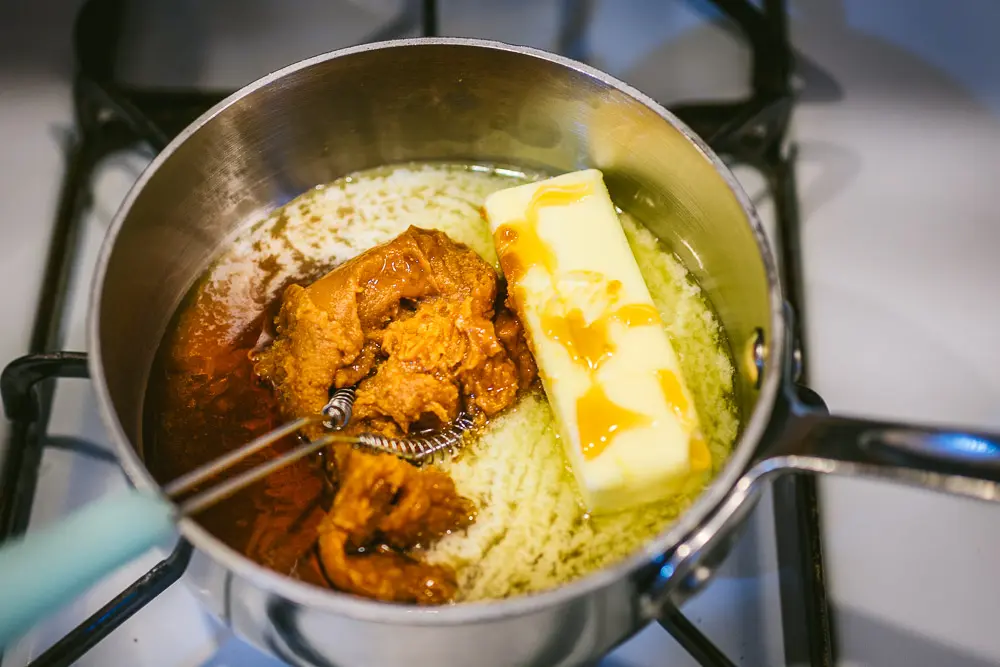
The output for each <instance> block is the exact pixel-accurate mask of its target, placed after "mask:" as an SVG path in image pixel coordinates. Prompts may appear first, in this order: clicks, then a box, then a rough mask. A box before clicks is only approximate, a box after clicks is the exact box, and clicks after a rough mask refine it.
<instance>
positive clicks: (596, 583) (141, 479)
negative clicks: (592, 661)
mask: <svg viewBox="0 0 1000 667" xmlns="http://www.w3.org/2000/svg"><path fill="white" fill-rule="evenodd" d="M421 46H457V47H471V48H480V49H488V50H494V51H504V52H509V53H515V54H519V55H521V56H527V57H530V58H537V59H541V60H546V61H548V62H550V63H553V64H556V65H560V66H562V67H566V68H569V69H572V70H575V71H577V72H580V73H582V74H585V75H587V76H589V77H591V78H594V79H597V80H599V81H600V82H602V83H604V84H606V85H608V86H610V87H612V88H614V89H616V90H618V91H619V92H622V93H624V94H626V95H628V96H630V97H631V98H633V99H635V100H637V101H639V102H641V103H642V104H643V105H645V106H646V107H647V108H649V109H650V110H652V111H654V112H655V113H656V114H657V115H659V116H660V118H662V119H663V121H664V122H666V123H669V124H670V125H671V126H673V127H674V128H675V129H676V130H678V131H679V132H680V133H681V134H683V135H684V136H685V137H686V138H687V139H688V140H689V141H690V142H691V143H692V144H693V145H694V147H695V148H696V149H697V150H698V151H699V152H700V153H701V154H702V156H703V157H704V158H705V159H706V160H708V161H709V162H710V163H711V165H712V166H713V167H714V168H715V170H716V172H717V173H718V174H719V175H720V176H721V177H722V178H723V180H724V181H725V183H726V185H727V186H728V187H729V190H730V191H731V192H732V194H733V195H734V196H735V198H736V200H737V201H738V202H739V204H740V207H741V209H742V210H743V213H744V215H745V216H746V220H747V222H748V224H749V225H750V227H751V230H752V232H753V235H754V239H755V241H756V243H757V248H758V251H759V252H760V255H761V259H762V261H763V264H764V268H765V274H766V278H767V283H768V300H769V304H768V306H769V310H770V330H771V339H770V340H769V341H765V346H766V353H767V358H768V359H772V360H778V359H782V358H783V353H784V348H785V345H786V332H785V325H784V319H785V314H784V311H783V299H782V294H781V287H780V284H779V281H778V272H777V266H776V264H775V261H774V258H773V256H772V254H771V251H770V247H769V245H768V241H767V239H766V235H765V232H764V228H763V226H762V224H761V221H760V219H759V217H758V215H757V212H756V210H755V209H754V206H753V204H752V203H751V200H750V198H749V196H748V195H747V194H746V192H744V190H743V188H742V186H741V185H740V184H739V182H738V181H737V180H736V178H735V176H734V175H733V174H732V172H731V171H730V170H729V169H728V167H726V166H725V165H724V164H723V162H722V161H721V159H720V158H719V157H718V156H717V155H716V154H715V153H714V152H713V151H712V149H710V148H709V147H708V145H707V144H705V143H704V142H703V141H702V140H701V139H700V138H699V137H698V136H696V135H695V133H694V132H693V131H692V130H691V129H690V128H689V127H688V126H687V125H686V124H684V123H683V122H682V121H681V120H680V119H678V118H676V117H675V116H674V115H673V114H672V113H670V112H669V111H667V110H666V109H665V108H664V107H662V106H661V105H660V104H658V103H657V102H655V101H654V100H652V99H651V98H650V97H648V96H646V95H645V94H643V93H641V92H639V91H638V90H637V89H635V88H633V87H632V86H630V85H628V84H626V83H624V82H622V81H620V80H618V79H616V78H615V77H612V76H611V75H609V74H606V73H605V72H602V71H600V70H598V69H596V68H593V67H591V66H589V65H585V64H583V63H580V62H577V61H575V60H571V59H569V58H565V57H563V56H560V55H556V54H553V53H549V52H547V51H543V50H541V49H535V48H531V47H526V46H516V45H511V44H506V43H503V42H498V41H492V40H483V39H471V38H456V37H425V38H412V39H399V40H390V41H384V42H372V43H368V44H362V45H358V46H351V47H347V48H343V49H338V50H336V51H330V52H328V53H324V54H321V55H317V56H314V57H312V58H307V59H305V60H302V61H299V62H296V63H293V64H291V65H288V66H286V67H283V68H281V69H279V70H276V71H274V72H272V73H270V74H268V75H266V76H264V77H261V78H260V79H257V80H256V81H254V82H252V83H250V84H248V85H247V86H244V87H243V88H241V89H240V90H238V91H236V92H235V93H233V94H232V95H230V96H229V97H227V98H226V99H224V100H222V101H221V102H219V103H218V104H216V105H215V106H213V107H212V108H211V109H209V110H208V111H206V112H205V113H204V114H202V115H201V116H200V117H199V118H198V119H197V120H195V121H194V122H193V123H191V125H189V126H188V127H187V128H185V129H184V130H183V131H182V132H181V133H180V134H178V135H177V137H175V138H174V139H173V141H171V142H170V143H169V144H168V145H167V146H166V148H164V149H163V150H162V151H161V152H160V153H159V154H158V155H157V156H156V157H155V158H154V159H153V161H152V162H151V163H150V164H149V166H148V167H147V168H146V169H145V170H144V171H143V173H142V175H141V176H140V177H139V179H138V180H137V181H136V182H135V184H134V185H133V186H132V188H131V189H130V190H129V193H128V195H127V196H126V197H125V199H124V201H123V202H122V204H121V206H120V207H119V209H118V211H117V213H116V214H115V217H114V219H113V221H112V223H111V226H110V227H109V229H108V232H107V235H106V237H105V239H104V241H103V243H102V247H101V251H100V255H99V257H98V261H97V267H96V271H95V274H94V279H93V282H92V284H91V293H90V303H89V311H88V326H87V335H88V343H89V345H88V347H89V350H90V354H89V366H90V375H91V377H92V378H93V381H94V385H95V389H96V393H97V403H98V409H99V411H100V414H101V417H102V419H103V421H104V423H105V425H106V426H107V427H108V430H109V432H110V434H111V436H112V438H113V439H114V444H115V447H116V449H117V452H118V458H119V461H120V463H121V465H122V468H123V469H124V471H125V473H126V475H127V476H128V478H129V479H130V480H131V482H132V483H133V484H135V486H136V487H138V488H140V489H147V490H153V491H156V492H162V491H161V488H160V485H159V484H158V483H157V482H156V481H155V480H154V479H153V477H152V476H151V475H150V473H149V471H148V470H147V469H146V467H145V465H144V464H143V462H142V460H141V459H140V457H139V454H138V452H137V451H136V449H135V448H134V447H133V446H132V445H131V443H130V442H129V439H128V438H127V437H126V435H125V432H124V429H123V428H122V425H121V422H120V421H119V419H118V415H117V414H116V412H115V409H114V406H113V404H112V401H111V396H110V394H109V391H108V386H107V383H106V382H105V378H104V373H103V369H102V365H103V363H102V357H101V348H100V331H101V330H100V317H99V313H100V312H101V294H102V287H103V284H104V280H105V277H106V274H107V267H108V262H109V260H110V257H111V254H112V251H113V248H114V245H115V240H116V238H117V236H118V233H119V231H120V229H121V227H122V225H123V224H124V222H125V220H126V219H127V218H128V215H129V212H130V211H131V209H132V206H133V204H134V203H135V201H136V199H137V198H138V196H139V195H140V194H141V192H142V190H143V188H144V187H145V186H146V184H147V183H148V182H149V180H150V179H151V178H152V177H153V175H154V174H155V173H156V172H157V170H158V169H159V167H160V166H161V165H162V164H163V163H164V162H165V161H166V160H168V159H169V158H170V156H171V155H172V154H173V153H174V151H176V150H177V148H178V147H179V146H181V145H182V144H183V143H184V142H185V141H187V140H188V138H189V137H191V136H192V135H193V134H195V133H196V132H197V131H198V130H200V129H201V128H202V127H203V126H204V125H205V124H207V123H208V122H209V121H211V120H212V119H213V118H215V117H216V116H217V115H218V114H219V113H221V112H222V111H224V110H225V109H226V108H228V107H229V106H231V105H232V104H233V103H235V102H236V101H238V100H240V99H242V98H244V97H246V96H247V95H250V94H251V93H254V92H255V91H257V90H260V89H262V88H264V87H266V86H269V85H272V84H274V83H276V82H279V81H280V80H282V79H283V78H285V77H287V76H288V75H290V74H293V73H295V72H298V71H301V70H304V69H307V68H309V67H312V66H314V65H317V64H319V63H323V62H326V61H328V60H332V59H334V58H341V57H345V56H351V55H354V54H358V53H364V52H367V51H376V50H385V49H406V48H413V47H421ZM737 362H738V360H737ZM779 366H780V364H775V363H772V364H768V365H767V366H766V367H765V371H764V377H763V382H762V384H761V388H760V393H759V396H758V400H757V403H756V405H755V407H754V410H753V412H752V414H751V416H750V419H749V420H747V422H746V423H745V424H744V428H743V431H742V433H741V434H740V437H739V439H738V440H737V442H736V443H735V445H734V448H733V452H732V454H731V455H730V457H729V460H728V461H727V462H726V464H725V466H724V467H723V469H722V471H721V472H720V473H719V475H717V476H716V478H715V479H714V480H712V482H711V483H710V484H709V485H708V487H707V488H706V489H705V490H703V491H702V492H701V494H700V495H699V496H698V497H697V499H696V500H695V501H694V503H692V505H691V506H690V507H688V508H687V509H686V510H685V511H684V512H683V513H682V514H681V515H680V516H679V517H678V518H677V519H676V520H675V521H674V522H673V523H671V524H670V525H669V526H668V527H667V528H665V529H664V530H663V531H661V532H660V533H658V534H657V535H656V537H654V538H652V539H651V540H649V541H648V542H647V543H646V545H645V546H644V547H643V548H642V549H640V550H638V551H636V552H635V553H634V554H632V555H631V556H629V557H627V558H625V559H624V560H622V561H620V562H619V563H617V564H615V565H613V566H610V567H607V568H604V569H601V570H598V571H596V572H592V573H590V574H588V575H586V576H584V577H581V578H579V579H577V580H575V581H572V582H570V583H568V584H565V585H562V586H559V587H557V588H554V589H552V590H549V591H544V592H540V593H534V594H528V595H520V596H516V597H513V598H509V599H506V600H499V601H485V602H467V603H461V604H456V605H452V606H444V607H413V606H408V605H402V604H395V603H387V602H379V601H375V600H369V599H365V598H360V597H357V596H354V595H351V594H347V593H341V592H337V591H332V590H325V589H322V588H318V587H315V586H312V585H309V584H306V583H304V582H301V581H297V580H294V579H292V578H290V577H288V576H285V575H282V574H278V573H277V572H274V571H271V570H268V569H266V568H265V567H263V566H261V565H258V564H257V563H255V562H253V561H251V560H250V559H249V558H246V557H245V556H243V555H242V554H240V553H238V552H237V551H235V550H234V549H231V548H230V547H228V546H226V545H225V544H223V543H222V542H221V541H219V540H218V539H217V538H215V537H214V536H213V535H211V534H210V533H209V532H208V531H206V530H205V529H203V528H202V527H201V526H199V525H198V524H197V523H196V522H195V521H194V520H192V519H190V518H182V519H181V520H180V521H179V525H178V528H179V531H180V533H181V535H182V536H183V537H184V538H185V539H187V540H188V541H190V542H191V544H192V545H193V546H194V547H196V548H197V549H198V550H199V551H201V552H203V553H205V554H206V555H208V556H209V557H210V558H212V559H213V560H214V561H216V562H217V563H219V564H220V565H222V566H223V567H225V568H227V569H228V570H229V571H231V572H233V573H235V574H237V575H239V576H240V577H244V578H246V579H247V580H249V581H252V582H253V583H255V584H256V585H258V586H260V587H262V588H264V589H265V590H267V591H268V592H271V593H274V594H276V595H280V596H281V597H283V598H284V599H286V600H288V601H291V602H294V603H296V604H299V605H302V606H305V607H309V608H314V609H318V610H321V611H324V612H330V613H335V614H340V615H344V616H348V617H351V618H355V619H358V620H367V621H376V622H382V623H399V624H404V625H459V624H466V623H474V622H482V621H488V620H491V619H499V618H506V617H513V616H520V615H525V614H530V613H532V612H535V611H538V610H541V609H544V608H548V607H552V606H556V605H560V604H564V603H567V602H569V601H571V600H573V599H575V598H578V597H581V596H583V595H586V594H588V593H592V592H594V591H597V590H599V589H602V588H605V587H608V586H610V585H612V584H614V583H615V582H617V581H619V580H621V579H622V578H625V577H628V576H629V575H631V574H632V573H633V572H635V571H636V570H638V569H639V568H641V567H642V566H648V565H650V564H651V562H652V560H653V559H655V558H657V557H659V556H660V555H662V554H663V553H664V552H666V551H667V550H669V549H670V548H672V547H673V546H674V545H675V544H676V543H678V542H680V541H681V540H682V539H683V538H684V537H686V536H687V535H688V534H689V533H691V532H692V531H693V530H695V529H696V528H697V527H698V526H699V525H701V524H702V523H703V522H704V520H705V519H706V518H707V516H708V514H709V512H711V511H712V510H713V509H714V508H715V507H716V506H718V505H719V503H720V502H721V501H722V500H723V498H724V497H725V496H726V495H728V494H729V493H730V491H731V489H732V487H733V486H734V485H735V483H736V481H737V480H738V479H739V478H740V477H741V476H742V474H743V472H744V470H745V469H746V467H747V464H748V463H749V461H750V458H751V457H752V456H753V454H754V452H755V451H756V449H757V445H758V442H759V441H760V439H761V437H762V436H763V433H764V431H765V428H766V427H767V425H768V423H769V421H770V419H771V412H772V408H773V406H774V403H775V401H776V399H777V396H778V393H779V389H780V386H781V380H782V378H781V373H780V369H779Z"/></svg>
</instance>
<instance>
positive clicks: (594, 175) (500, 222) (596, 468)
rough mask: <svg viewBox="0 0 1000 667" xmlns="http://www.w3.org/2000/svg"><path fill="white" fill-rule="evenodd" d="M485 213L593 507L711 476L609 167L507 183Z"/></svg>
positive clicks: (605, 509) (662, 494) (684, 487)
mask: <svg viewBox="0 0 1000 667" xmlns="http://www.w3.org/2000/svg"><path fill="white" fill-rule="evenodd" d="M485 210H486V216H487V219H488V220H489V224H490V230H491V231H492V232H493V240H494V242H495V244H496V248H497V254H498V256H499V258H500V265H501V267H502V268H503V272H504V275H505V276H506V278H507V284H508V293H509V295H510V301H511V305H512V306H513V308H514V310H515V311H516V312H517V314H518V316H519V317H520V318H521V322H522V323H523V325H524V328H525V332H526V334H527V337H528V342H529V345H530V346H531V349H532V352H533V353H534V355H535V361H536V363H537V364H538V368H539V373H540V375H541V377H542V383H543V386H544V388H545V393H546V395H547V396H548V399H549V403H550V404H551V405H552V408H553V411H554V413H555V416H556V419H557V421H558V424H559V429H560V437H561V439H562V442H563V444H564V447H565V449H566V454H567V457H568V458H569V461H570V463H571V464H572V467H573V472H574V473H575V475H576V479H577V481H578V483H579V485H580V488H581V491H582V493H583V497H584V502H585V503H586V504H587V508H588V510H589V511H591V512H593V513H610V512H616V511H620V510H624V509H627V508H630V507H634V506H636V505H640V504H643V503H647V502H651V501H655V500H662V499H664V498H668V497H670V496H673V495H675V494H677V493H681V492H685V491H688V490H689V489H691V488H693V486H692V485H693V484H694V483H698V482H701V481H702V480H703V479H704V476H705V473H706V472H707V471H708V469H709V468H710V467H711V457H710V455H709V452H708V447H707V446H706V444H705V441H704V438H703V437H702V435H701V432H700V428H699V422H698V415H697V412H696V410H695V408H694V404H693V402H692V399H691V393H690V391H689V390H688V388H687V386H686V384H685V382H684V378H683V376H682V375H681V370H680V366H679V364H678V362H677V355H676V354H675V352H674V349H673V347H672V346H671V344H670V340H669V339H668V337H667V333H666V331H665V329H664V326H663V322H662V321H661V319H660V317H659V314H658V312H657V310H656V308H655V306H654V305H653V301H652V299H651V298H650V296H649V290H648V289H647V288H646V283H645V282H644V281H643V278H642V274H641V273H640V272H639V267H638V265H637V264H636V261H635V257H634V256H633V255H632V251H631V250H630V248H629V246H628V241H627V240H626V238H625V233H624V232H623V231H622V227H621V223H620V222H619V220H618V215H617V212H616V211H615V208H614V205H613V204H612V202H611V198H610V197H609V195H608V191H607V188H606V187H605V185H604V180H603V177H602V175H601V172H600V171H597V170H596V169H589V170H586V171H579V172H574V173H570V174H564V175H562V176H558V177H556V178H551V179H548V180H545V181H540V182H537V183H529V184H526V185H520V186H517V187H514V188H509V189H506V190H500V191H498V192H496V193H494V194H492V195H490V196H489V197H488V198H487V199H486V204H485Z"/></svg>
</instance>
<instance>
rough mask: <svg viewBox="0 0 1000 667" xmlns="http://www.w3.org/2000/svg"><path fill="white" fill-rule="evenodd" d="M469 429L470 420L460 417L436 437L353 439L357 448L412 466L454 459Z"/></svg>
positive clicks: (369, 435) (365, 435)
mask: <svg viewBox="0 0 1000 667" xmlns="http://www.w3.org/2000/svg"><path fill="white" fill-rule="evenodd" d="M472 426H473V421H472V418H471V417H469V416H468V415H466V414H464V413H463V414H460V415H459V416H458V418H457V419H456V420H455V421H453V422H452V423H451V424H450V425H449V426H448V428H446V429H443V430H441V431H438V432H436V433H429V434H426V435H412V436H404V437H401V438H395V437H390V436H386V435H379V434H377V433H361V434H360V435H358V436H357V439H358V445H360V446H361V447H364V448H366V449H369V450H373V451H377V452H382V453H385V454H392V455H393V456H398V457H399V458H401V459H403V460H405V461H409V462H410V463H412V464H414V465H424V464H427V463H433V462H436V461H442V460H444V459H446V458H449V457H452V456H454V455H455V454H456V453H457V452H458V450H459V449H461V447H462V441H463V440H464V438H465V435H466V434H467V433H468V432H469V431H470V430H471V429H472Z"/></svg>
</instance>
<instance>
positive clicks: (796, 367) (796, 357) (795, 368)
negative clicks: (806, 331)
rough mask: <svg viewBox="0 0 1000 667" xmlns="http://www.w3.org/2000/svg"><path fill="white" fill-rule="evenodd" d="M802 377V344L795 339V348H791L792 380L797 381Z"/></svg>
mask: <svg viewBox="0 0 1000 667" xmlns="http://www.w3.org/2000/svg"><path fill="white" fill-rule="evenodd" d="M801 379H802V346H801V345H800V343H799V341H798V340H796V341H795V348H794V349H792V381H793V382H798V381H799V380H801Z"/></svg>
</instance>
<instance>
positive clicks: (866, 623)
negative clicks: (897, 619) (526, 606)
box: [602, 611, 996, 667]
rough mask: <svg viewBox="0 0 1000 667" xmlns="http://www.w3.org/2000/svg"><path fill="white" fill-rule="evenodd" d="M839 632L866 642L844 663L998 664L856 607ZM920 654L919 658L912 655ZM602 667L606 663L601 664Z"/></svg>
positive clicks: (847, 666)
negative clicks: (895, 625)
mask: <svg viewBox="0 0 1000 667" xmlns="http://www.w3.org/2000/svg"><path fill="white" fill-rule="evenodd" d="M837 628H838V632H839V633H840V634H841V636H850V639H851V640H850V645H851V646H864V647H865V651H864V660H863V661H861V660H860V659H859V656H854V655H851V653H850V652H849V651H842V653H841V655H840V656H839V657H840V661H841V662H840V664H841V665H842V667H867V666H868V665H877V666H878V667H943V666H944V665H947V666H948V667H996V663H995V662H993V661H992V660H989V659H986V658H981V657H979V656H976V655H973V654H970V653H967V652H965V651H963V650H962V649H961V648H960V647H957V646H947V645H945V644H941V643H939V642H936V641H934V640H933V639H931V638H929V637H923V636H920V635H917V634H913V633H911V632H907V631H906V630H903V629H901V628H898V627H894V626H892V625H889V624H887V623H885V622H883V621H880V620H878V619H874V618H871V617H870V616H866V615H864V614H860V613H857V612H853V611H844V612H842V613H841V614H840V616H838V623H837ZM915 655H919V656H920V659H919V662H914V661H913V657H912V656H915ZM602 667H603V666H602Z"/></svg>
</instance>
